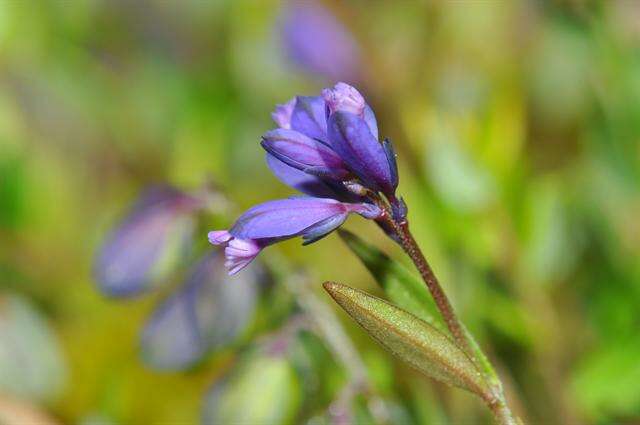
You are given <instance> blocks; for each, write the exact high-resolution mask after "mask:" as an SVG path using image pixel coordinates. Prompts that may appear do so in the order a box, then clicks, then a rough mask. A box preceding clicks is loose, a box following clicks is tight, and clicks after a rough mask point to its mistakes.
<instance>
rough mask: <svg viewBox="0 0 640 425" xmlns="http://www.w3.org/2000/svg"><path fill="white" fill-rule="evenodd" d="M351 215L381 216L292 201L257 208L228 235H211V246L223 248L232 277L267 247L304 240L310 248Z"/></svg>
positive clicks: (320, 201) (370, 208) (368, 207)
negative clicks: (298, 237)
mask: <svg viewBox="0 0 640 425" xmlns="http://www.w3.org/2000/svg"><path fill="white" fill-rule="evenodd" d="M350 213H357V214H360V215H361V216H363V217H365V218H368V219H375V218H378V217H379V216H380V214H381V213H382V212H381V211H380V209H379V208H378V207H377V206H375V205H372V204H364V203H362V204H350V203H344V202H340V201H336V200H334V199H327V198H311V197H302V198H290V199H281V200H276V201H269V202H265V203H264V204H260V205H257V206H255V207H253V208H251V209H249V210H248V211H247V212H245V213H244V214H243V215H241V216H240V218H238V220H237V221H236V222H235V224H234V225H233V226H232V227H231V229H229V230H228V231H225V230H219V231H212V232H209V242H211V243H212V244H213V245H223V246H224V247H225V255H226V258H227V261H226V263H225V265H226V266H227V268H228V269H229V274H235V273H237V272H239V271H240V270H242V269H243V268H244V267H246V266H247V265H248V264H249V263H250V262H251V261H252V260H253V259H254V258H255V257H256V256H257V255H258V254H259V253H260V251H261V250H262V249H263V248H265V247H266V246H268V245H271V244H273V243H276V242H279V241H282V240H286V239H291V238H294V237H296V236H302V238H303V239H304V244H305V245H306V244H310V243H312V242H315V241H317V240H319V239H321V238H322V237H324V236H326V235H327V234H328V233H330V232H331V231H333V230H335V229H336V228H338V227H339V226H340V225H341V224H342V223H344V221H345V220H346V219H347V216H348V215H349V214H350Z"/></svg>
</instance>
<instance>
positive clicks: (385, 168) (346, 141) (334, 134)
mask: <svg viewBox="0 0 640 425" xmlns="http://www.w3.org/2000/svg"><path fill="white" fill-rule="evenodd" d="M329 140H330V143H331V147H332V148H333V150H334V151H336V152H337V153H338V155H340V157H341V158H342V160H343V161H344V162H345V163H346V164H347V166H348V167H349V168H350V169H351V171H353V172H354V173H355V174H356V175H357V176H358V177H359V178H360V180H361V181H362V183H363V184H364V185H365V186H367V187H368V188H370V189H372V190H375V191H382V192H383V193H385V194H387V195H390V196H392V195H393V193H394V192H395V185H394V183H396V182H395V181H394V178H393V176H392V172H391V169H390V167H389V160H388V159H387V155H386V154H385V150H384V148H383V147H382V144H381V143H380V142H378V140H377V139H376V138H375V137H373V135H372V134H371V130H370V129H369V126H368V125H367V123H366V122H365V121H364V119H362V118H360V117H359V116H357V115H354V114H352V113H349V112H340V111H338V112H335V113H333V114H332V115H331V116H330V118H329Z"/></svg>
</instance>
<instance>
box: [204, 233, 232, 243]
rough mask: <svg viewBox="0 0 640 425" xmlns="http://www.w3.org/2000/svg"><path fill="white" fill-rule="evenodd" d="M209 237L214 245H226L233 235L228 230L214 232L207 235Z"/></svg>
mask: <svg viewBox="0 0 640 425" xmlns="http://www.w3.org/2000/svg"><path fill="white" fill-rule="evenodd" d="M207 237H208V239H209V243H211V244H212V245H224V244H226V243H227V242H229V241H230V240H231V238H232V236H231V233H229V232H228V231H226V230H213V231H211V232H209V233H208V234H207Z"/></svg>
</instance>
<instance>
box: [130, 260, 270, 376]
mask: <svg viewBox="0 0 640 425" xmlns="http://www.w3.org/2000/svg"><path fill="white" fill-rule="evenodd" d="M262 277H263V274H262V273H261V271H260V269H259V268H255V267H252V268H251V270H247V273H244V274H243V275H242V278H240V279H238V278H236V279H234V282H229V278H228V277H227V276H226V273H224V268H223V261H222V256H221V255H220V253H219V252H217V251H216V252H211V253H209V254H207V255H205V256H204V257H203V258H202V259H201V260H200V261H199V262H198V263H197V264H195V265H194V266H192V267H191V268H190V272H189V275H188V277H187V279H186V281H185V283H184V284H183V285H182V286H181V287H180V288H178V290H177V291H176V292H174V293H172V294H170V295H169V296H168V297H167V298H166V299H165V300H164V301H163V302H162V303H161V304H160V306H159V307H158V308H157V309H156V310H155V311H154V313H153V315H152V316H151V318H150V319H149V321H148V322H147V324H146V326H145V328H144V330H143V332H142V338H141V340H142V341H141V345H142V355H143V359H144V361H145V363H147V364H148V365H149V366H152V367H154V368H156V369H163V370H181V369H185V368H187V367H190V366H192V365H193V364H194V363H195V362H197V361H198V360H200V359H201V358H202V356H203V355H204V354H206V353H207V352H209V351H213V350H216V349H220V348H223V347H226V346H227V345H229V344H230V343H232V342H233V341H235V340H236V338H237V337H238V336H239V335H241V334H242V333H243V332H244V331H245V329H246V328H247V326H248V325H249V324H250V322H251V320H252V319H253V317H254V312H255V307H256V304H257V302H258V295H259V290H260V284H261V280H262Z"/></svg>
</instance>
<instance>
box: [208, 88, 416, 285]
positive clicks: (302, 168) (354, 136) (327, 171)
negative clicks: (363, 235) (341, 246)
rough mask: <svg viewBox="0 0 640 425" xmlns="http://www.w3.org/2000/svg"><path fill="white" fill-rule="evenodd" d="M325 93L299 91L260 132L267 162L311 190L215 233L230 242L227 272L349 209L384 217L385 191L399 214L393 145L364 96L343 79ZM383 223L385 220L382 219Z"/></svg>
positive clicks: (320, 228) (324, 228)
mask: <svg viewBox="0 0 640 425" xmlns="http://www.w3.org/2000/svg"><path fill="white" fill-rule="evenodd" d="M322 94H323V96H297V97H295V98H294V99H292V100H290V101H289V102H287V103H285V104H283V105H278V106H277V107H276V111H275V112H274V113H273V114H272V116H273V119H274V121H275V122H276V124H277V125H278V126H279V128H278V129H275V130H270V131H267V132H266V133H265V134H264V135H263V136H262V142H261V145H262V147H263V148H264V149H265V150H266V151H267V164H268V165H269V168H271V170H272V171H273V173H274V174H275V175H276V177H278V178H279V179H280V180H281V181H282V182H283V183H285V184H287V185H289V186H291V187H293V188H294V189H297V190H299V191H300V192H302V193H305V194H307V195H310V196H309V197H296V198H290V199H284V200H277V201H269V202H265V203H263V204H260V205H257V206H255V207H253V208H251V209H249V210H248V211H247V212H245V213H244V214H242V215H241V216H240V218H238V220H237V221H236V222H235V224H234V225H233V226H232V227H231V229H229V230H219V231H213V232H209V242H210V243H212V244H213V245H221V246H224V247H225V256H226V262H225V265H226V267H227V269H228V270H229V274H235V273H237V272H239V271H240V270H242V269H243V268H244V267H246V266H247V265H248V264H249V263H250V262H251V261H252V260H253V259H254V258H255V257H256V256H257V255H258V254H259V253H260V252H261V251H262V249H264V248H265V247H267V246H269V245H272V244H274V243H277V242H280V241H282V240H285V239H291V238H294V237H296V236H302V238H303V240H304V245H306V244H309V243H312V242H315V241H317V240H319V239H321V238H323V237H324V236H326V235H328V234H329V233H330V232H332V231H333V230H335V229H336V228H338V227H339V226H340V225H342V223H344V221H345V220H346V219H347V216H348V215H349V214H351V213H356V214H359V215H361V216H362V217H364V218H367V219H370V220H378V219H380V218H381V217H382V216H383V214H384V211H383V210H382V209H381V208H380V207H379V206H378V204H379V202H378V200H379V199H380V198H379V195H378V193H379V192H381V193H382V194H384V196H386V197H387V199H388V200H389V201H390V202H391V206H392V208H393V211H394V212H393V214H394V215H401V214H403V213H404V209H402V208H400V206H401V205H402V204H401V201H398V200H397V199H396V197H395V189H396V187H397V185H398V173H397V169H396V162H395V153H394V152H393V147H392V146H391V142H389V141H388V140H385V141H384V142H382V143H381V142H379V141H378V138H377V137H378V125H377V122H376V118H375V115H374V113H373V111H372V110H371V108H370V107H369V105H367V103H366V101H365V99H364V97H362V95H361V94H360V92H358V90H356V89H355V88H354V87H351V86H349V85H347V84H345V83H338V84H336V86H335V87H334V88H333V89H324V90H323V91H322ZM379 224H380V222H379Z"/></svg>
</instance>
